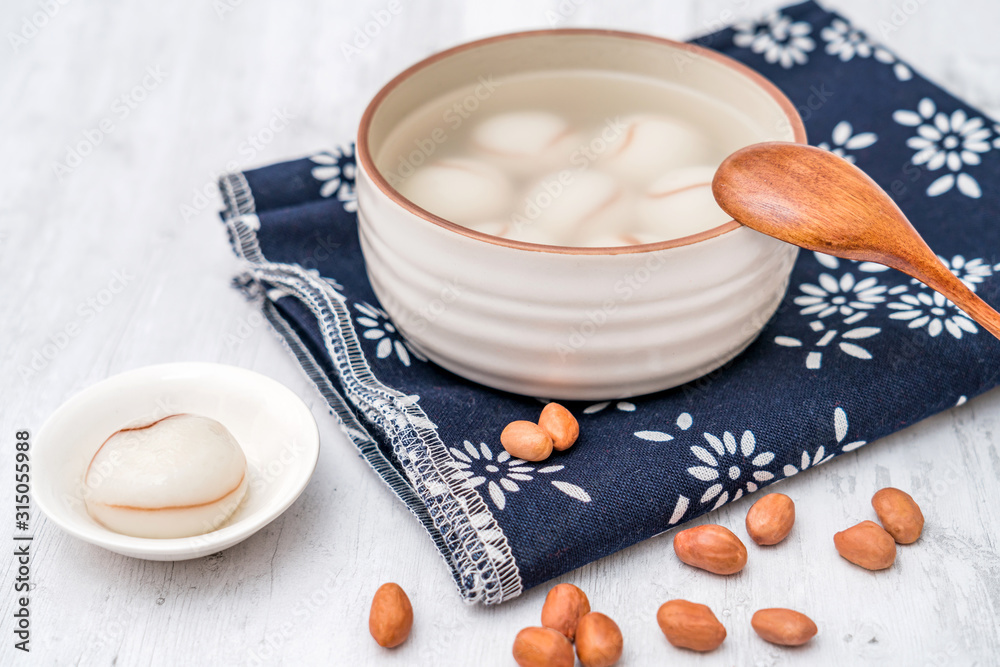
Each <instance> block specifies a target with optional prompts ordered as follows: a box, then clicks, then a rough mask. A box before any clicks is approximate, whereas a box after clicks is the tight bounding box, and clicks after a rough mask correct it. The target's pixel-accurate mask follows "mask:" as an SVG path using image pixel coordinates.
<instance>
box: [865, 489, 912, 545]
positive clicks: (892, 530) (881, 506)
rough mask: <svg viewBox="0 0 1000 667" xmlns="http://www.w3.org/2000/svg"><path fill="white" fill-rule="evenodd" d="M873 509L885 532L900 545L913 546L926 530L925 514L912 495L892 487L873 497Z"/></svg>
mask: <svg viewBox="0 0 1000 667" xmlns="http://www.w3.org/2000/svg"><path fill="white" fill-rule="evenodd" d="M872 507H874V508H875V514H877V515H878V520H879V521H881V522H882V527H883V528H885V532H887V533H889V534H890V535H892V539H894V540H896V542H898V543H899V544H912V543H914V542H916V541H917V540H918V539H920V534H921V533H922V532H923V530H924V513H923V512H921V511H920V507H919V506H918V505H917V503H916V502H915V501H914V500H913V498H912V497H911V496H910V494H908V493H906V492H905V491H900V490H899V489H894V488H892V487H889V488H886V489H882V490H881V491H879V492H878V493H876V494H875V495H874V496H872Z"/></svg>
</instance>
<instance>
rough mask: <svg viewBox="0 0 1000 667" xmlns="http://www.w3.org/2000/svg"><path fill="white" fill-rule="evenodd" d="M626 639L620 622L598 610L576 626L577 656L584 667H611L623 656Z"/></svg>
mask: <svg viewBox="0 0 1000 667" xmlns="http://www.w3.org/2000/svg"><path fill="white" fill-rule="evenodd" d="M623 646H624V640H623V639H622V631H621V630H620V629H619V628H618V624H617V623H615V622H614V621H612V620H611V619H610V618H608V617H607V616H605V615H604V614H601V613H599V612H596V611H592V612H590V613H589V614H586V615H584V616H583V618H581V619H580V623H579V624H578V625H577V626H576V657H578V658H580V664H582V665H583V667H611V665H613V664H615V663H616V662H618V659H619V658H621V657H622V648H623Z"/></svg>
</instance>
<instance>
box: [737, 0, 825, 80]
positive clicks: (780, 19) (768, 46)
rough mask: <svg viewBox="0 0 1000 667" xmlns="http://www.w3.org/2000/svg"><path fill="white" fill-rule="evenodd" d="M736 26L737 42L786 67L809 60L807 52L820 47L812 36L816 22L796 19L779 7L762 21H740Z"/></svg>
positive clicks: (768, 60) (738, 44)
mask: <svg viewBox="0 0 1000 667" xmlns="http://www.w3.org/2000/svg"><path fill="white" fill-rule="evenodd" d="M733 30H735V31H736V34H735V35H733V44H735V45H736V46H739V47H742V48H746V49H750V50H751V51H753V52H754V53H759V54H762V55H763V56H764V60H766V61H767V62H769V63H772V64H776V63H777V64H780V65H781V66H782V67H784V68H785V69H790V68H791V67H792V66H794V65H804V64H806V63H807V62H808V61H809V56H807V55H806V54H807V53H809V52H811V51H813V50H814V49H815V48H816V42H815V41H813V38H812V37H810V34H811V33H812V25H810V24H809V22H808V21H792V19H791V18H789V17H788V16H786V15H785V14H782V13H781V12H777V11H776V12H772V13H770V14H768V15H767V16H766V17H764V19H763V20H761V21H744V22H741V23H737V24H735V25H733Z"/></svg>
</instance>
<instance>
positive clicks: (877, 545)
mask: <svg viewBox="0 0 1000 667" xmlns="http://www.w3.org/2000/svg"><path fill="white" fill-rule="evenodd" d="M833 544H834V545H835V546H836V547H837V552H838V553H839V554H840V555H841V556H843V557H844V558H846V559H847V560H849V561H851V562H852V563H854V564H855V565H860V566H861V567H863V568H865V569H866V570H884V569H885V568H887V567H889V566H890V565H892V564H893V563H894V562H895V561H896V542H895V540H893V539H892V535H890V534H889V533H887V532H885V531H884V530H882V527H881V526H880V525H878V524H877V523H875V522H874V521H862V522H861V523H859V524H858V525H856V526H851V527H850V528H848V529H847V530H842V531H840V532H839V533H837V534H836V535H834V536H833Z"/></svg>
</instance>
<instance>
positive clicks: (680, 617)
mask: <svg viewBox="0 0 1000 667" xmlns="http://www.w3.org/2000/svg"><path fill="white" fill-rule="evenodd" d="M656 622H657V623H658V624H659V625H660V630H662V631H663V634H664V635H666V637H667V641H668V642H670V643H671V644H673V645H674V646H676V647H678V648H687V649H691V650H692V651H713V650H715V649H717V648H719V646H720V645H721V644H722V642H723V641H724V640H725V638H726V629H725V628H724V627H722V623H719V619H717V618H716V617H715V614H713V613H712V610H711V609H709V608H708V607H707V606H705V605H703V604H698V603H696V602H688V601H687V600H670V601H669V602H664V603H663V604H662V605H661V606H660V609H659V610H658V611H657V612H656Z"/></svg>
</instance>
